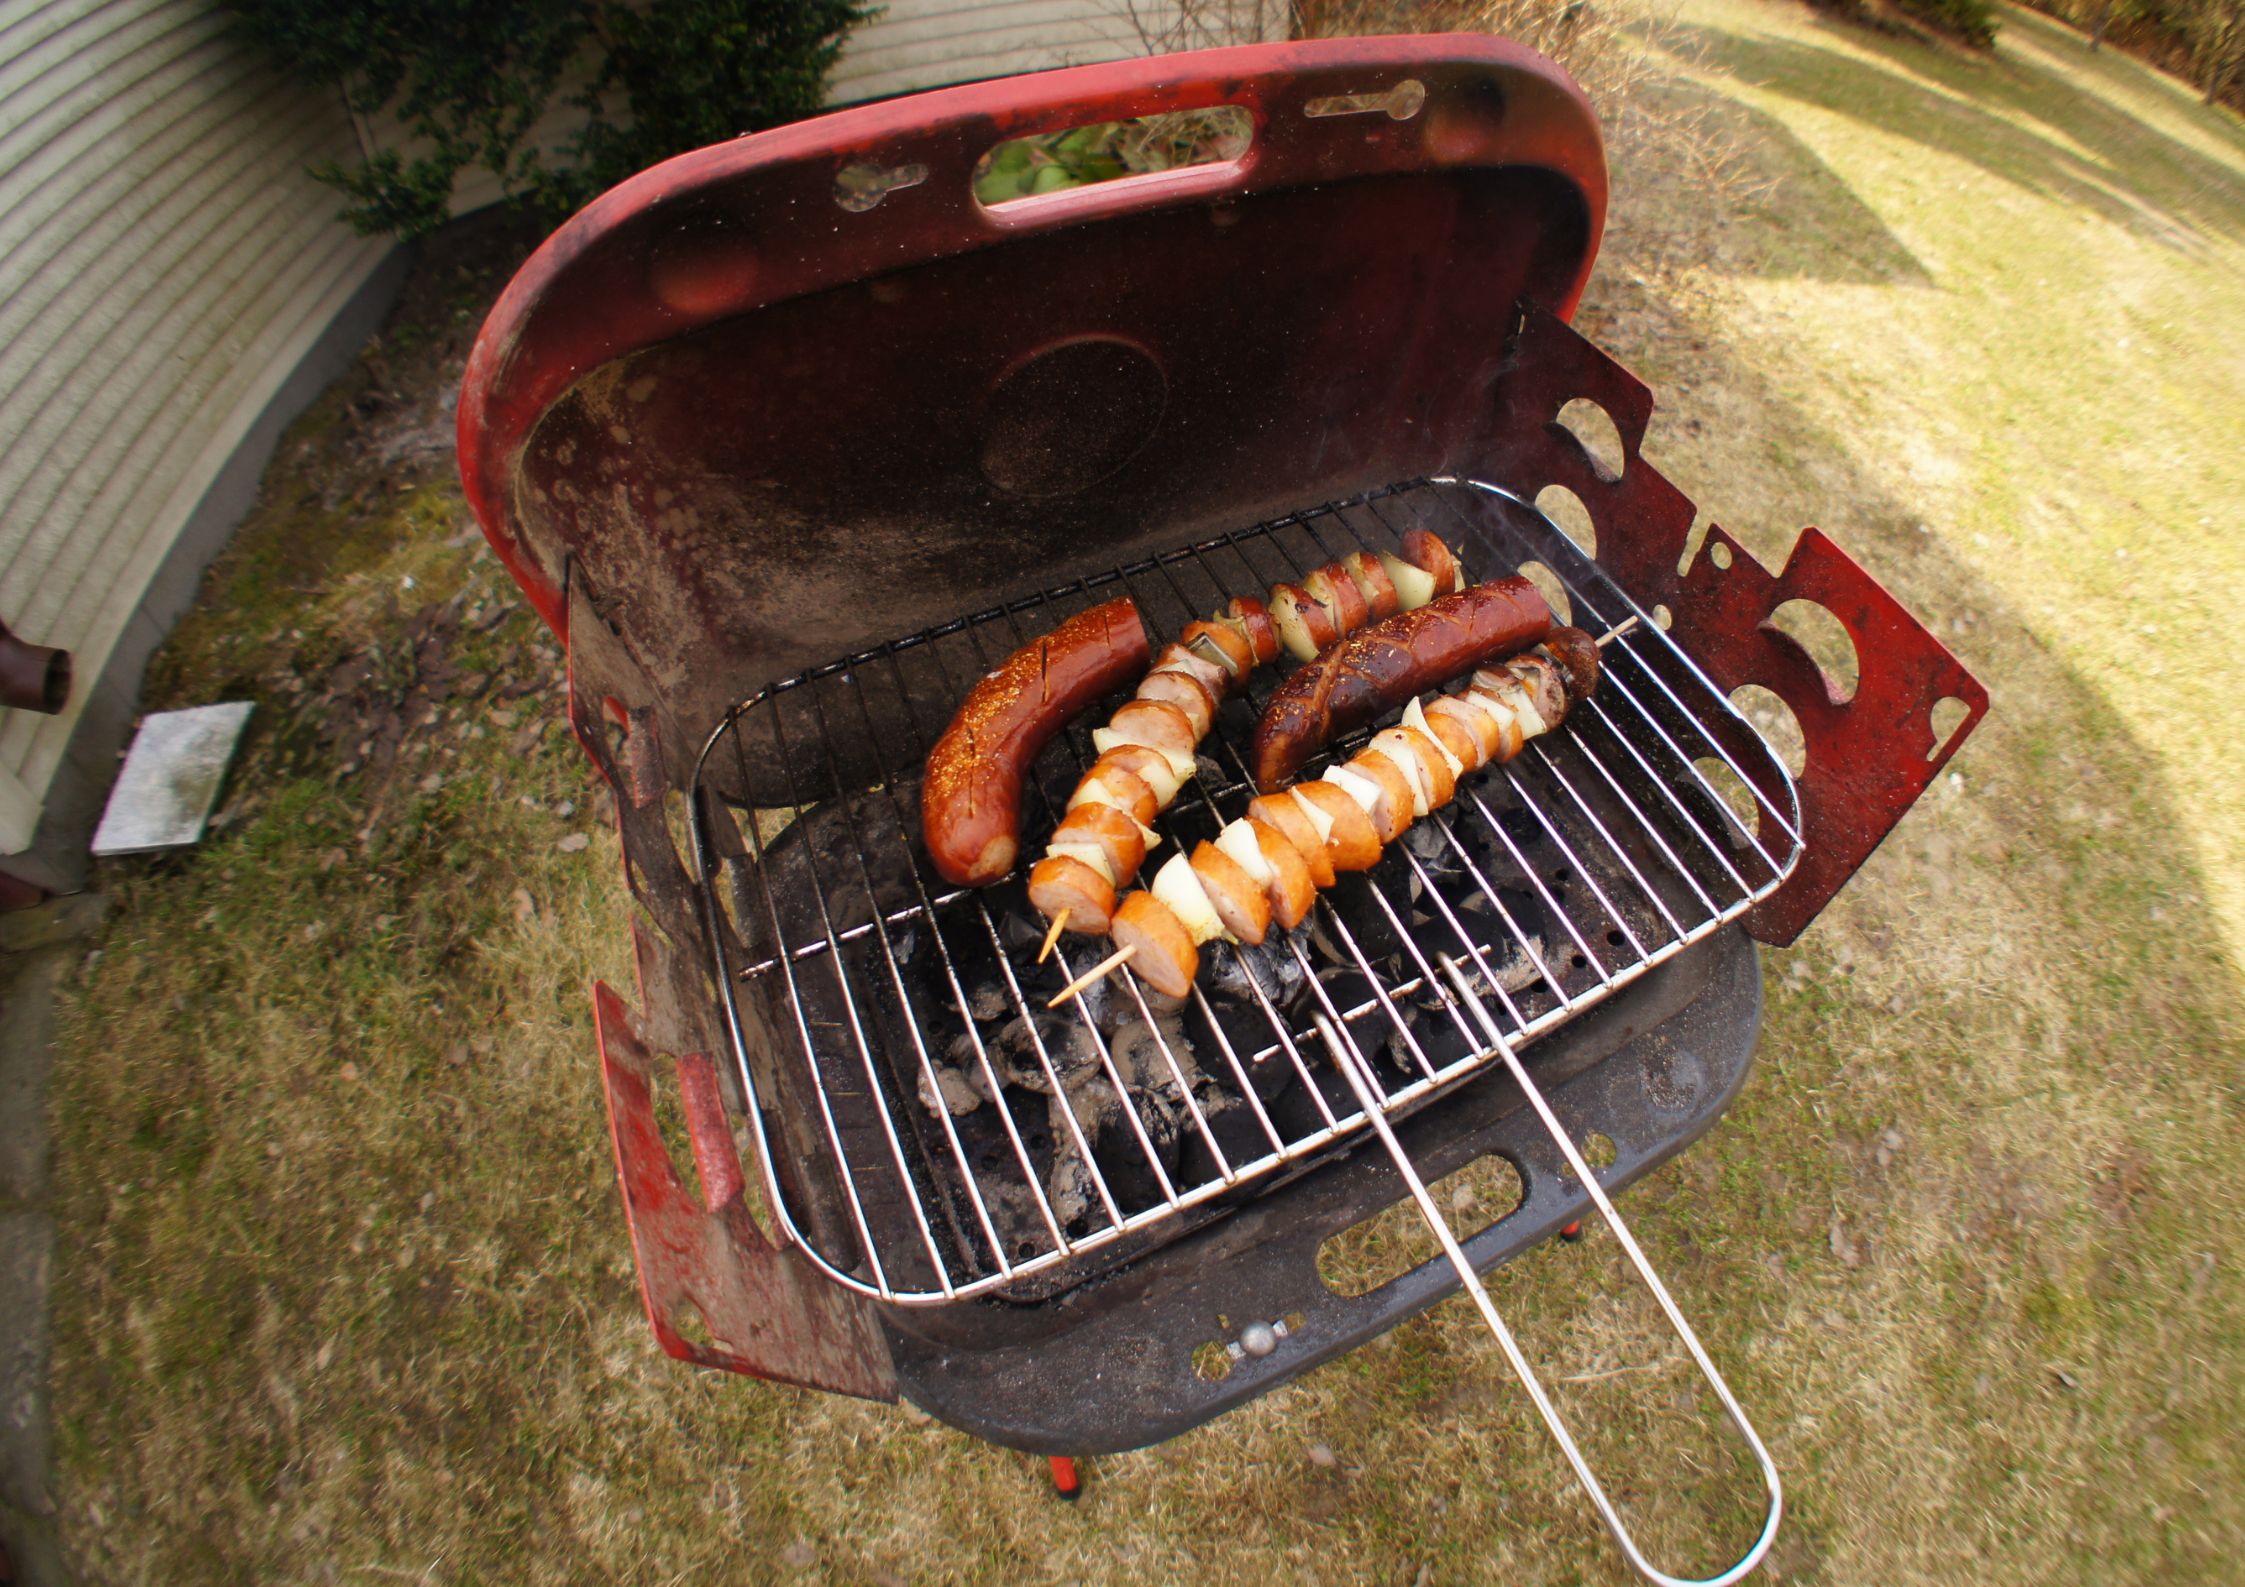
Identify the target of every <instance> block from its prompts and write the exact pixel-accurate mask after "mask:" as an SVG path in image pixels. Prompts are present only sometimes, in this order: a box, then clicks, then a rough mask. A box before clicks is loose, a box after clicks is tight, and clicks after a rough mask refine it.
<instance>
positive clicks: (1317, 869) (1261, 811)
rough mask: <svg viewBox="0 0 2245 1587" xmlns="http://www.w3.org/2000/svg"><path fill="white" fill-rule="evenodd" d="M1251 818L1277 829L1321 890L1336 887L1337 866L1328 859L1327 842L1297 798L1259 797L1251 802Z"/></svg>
mask: <svg viewBox="0 0 2245 1587" xmlns="http://www.w3.org/2000/svg"><path fill="white" fill-rule="evenodd" d="M1247 818H1248V819H1249V820H1250V821H1260V822H1262V823H1264V824H1265V825H1266V826H1269V827H1272V828H1274V829H1275V830H1276V831H1277V832H1278V833H1279V834H1280V836H1282V837H1284V838H1285V839H1286V842H1287V846H1288V847H1290V848H1292V849H1293V850H1294V852H1295V853H1297V854H1299V855H1300V856H1301V859H1302V863H1303V864H1304V865H1306V866H1308V867H1309V873H1310V881H1311V882H1312V883H1313V884H1315V885H1316V886H1319V887H1331V886H1332V885H1333V862H1332V860H1330V859H1329V858H1327V857H1326V853H1325V839H1324V837H1323V835H1322V834H1321V833H1320V832H1319V831H1318V829H1317V827H1316V826H1314V825H1313V824H1312V823H1311V821H1310V818H1309V816H1308V815H1307V814H1305V813H1304V812H1303V809H1302V807H1301V806H1300V805H1298V804H1296V803H1295V802H1294V796H1293V795H1292V794H1288V793H1277V794H1257V795H1256V796H1255V797H1254V798H1252V799H1250V800H1249V801H1248V802H1247Z"/></svg>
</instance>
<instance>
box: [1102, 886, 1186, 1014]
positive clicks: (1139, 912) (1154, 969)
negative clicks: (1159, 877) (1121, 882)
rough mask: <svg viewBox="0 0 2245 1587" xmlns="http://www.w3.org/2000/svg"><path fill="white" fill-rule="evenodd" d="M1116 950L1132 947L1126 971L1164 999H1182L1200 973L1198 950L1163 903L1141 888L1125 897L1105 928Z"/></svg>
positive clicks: (1180, 923)
mask: <svg viewBox="0 0 2245 1587" xmlns="http://www.w3.org/2000/svg"><path fill="white" fill-rule="evenodd" d="M1107 932H1108V935H1109V936H1111V937H1113V938H1114V941H1115V946H1116V947H1118V948H1132V949H1135V950H1136V951H1135V952H1134V953H1132V954H1131V956H1130V968H1131V971H1132V973H1133V974H1135V975H1136V976H1137V977H1138V978H1139V979H1140V980H1141V981H1144V982H1145V983H1146V984H1147V985H1148V986H1150V987H1152V988H1153V989H1154V990H1155V991H1157V992H1159V993H1161V994H1162V995H1163V996H1165V997H1184V996H1186V995H1187V994H1189V993H1190V992H1191V991H1192V989H1193V977H1194V976H1196V975H1198V974H1199V973H1200V949H1199V948H1197V947H1195V946H1194V945H1193V938H1192V934H1191V933H1190V932H1188V931H1186V929H1185V927H1184V925H1183V923H1182V922H1180V921H1179V920H1178V918H1177V916H1176V915H1175V914H1173V913H1172V912H1171V911H1170V908H1169V906H1168V905H1167V904H1165V903H1163V902H1162V901H1161V900H1160V899H1158V898H1156V897H1155V896H1154V895H1153V894H1152V893H1149V892H1147V891H1145V890H1144V889H1143V888H1141V889H1139V890H1138V891H1136V892H1132V893H1129V894H1126V895H1125V896H1124V898H1123V901H1122V903H1121V904H1120V905H1118V906H1117V907H1116V909H1115V918H1114V920H1113V921H1112V923H1110V924H1109V926H1108V928H1107Z"/></svg>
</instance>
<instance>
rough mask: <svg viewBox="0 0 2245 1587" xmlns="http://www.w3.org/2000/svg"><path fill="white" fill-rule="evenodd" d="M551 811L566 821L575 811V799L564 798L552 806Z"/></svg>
mask: <svg viewBox="0 0 2245 1587" xmlns="http://www.w3.org/2000/svg"><path fill="white" fill-rule="evenodd" d="M553 813H554V814H555V815H557V816H559V817H561V819H562V820H564V821H566V820H568V819H569V818H570V817H571V816H573V815H575V814H576V813H577V801H576V800H574V799H564V800H562V801H561V803H559V804H557V805H555V806H554V807H553Z"/></svg>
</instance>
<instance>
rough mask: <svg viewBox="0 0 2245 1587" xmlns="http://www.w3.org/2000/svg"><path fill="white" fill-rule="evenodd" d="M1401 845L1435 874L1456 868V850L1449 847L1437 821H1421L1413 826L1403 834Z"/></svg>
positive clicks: (1448, 841) (1448, 842)
mask: <svg viewBox="0 0 2245 1587" xmlns="http://www.w3.org/2000/svg"><path fill="white" fill-rule="evenodd" d="M1403 846H1404V847H1405V848H1407V849H1409V850H1410V851H1411V853H1412V854H1413V855H1415V856H1416V857H1417V858H1418V860H1419V863H1420V864H1422V865H1424V866H1425V867H1426V868H1427V870H1428V871H1429V872H1430V873H1431V874H1433V875H1435V876H1440V875H1442V874H1444V873H1445V872H1448V871H1454V870H1456V869H1457V868H1458V855H1457V851H1456V850H1455V849H1453V848H1451V847H1450V840H1449V839H1448V838H1447V837H1446V836H1444V833H1443V827H1442V823H1441V822H1439V821H1421V822H1419V823H1418V824H1417V825H1416V826H1413V827H1412V828H1411V829H1410V830H1409V831H1407V832H1405V833H1404V834H1403Z"/></svg>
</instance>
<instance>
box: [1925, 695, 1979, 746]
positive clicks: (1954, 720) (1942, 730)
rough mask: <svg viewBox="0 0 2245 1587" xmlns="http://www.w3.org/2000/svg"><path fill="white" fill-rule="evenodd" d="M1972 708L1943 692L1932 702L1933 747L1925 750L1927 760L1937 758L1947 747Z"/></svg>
mask: <svg viewBox="0 0 2245 1587" xmlns="http://www.w3.org/2000/svg"><path fill="white" fill-rule="evenodd" d="M1971 714H1972V708H1971V707H1970V706H1968V705H1966V704H1965V703H1964V702H1963V701H1962V700H1960V699H1958V698H1957V697H1956V696H1955V695H1953V694H1944V695H1943V696H1941V698H1940V699H1938V700H1936V701H1934V702H1933V747H1932V748H1931V749H1929V750H1927V751H1926V752H1925V758H1926V759H1927V760H1939V759H1940V758H1941V752H1942V751H1943V750H1944V749H1947V748H1948V747H1949V740H1950V739H1952V738H1955V737H1956V736H1957V729H1958V728H1960V727H1962V726H1964V719H1965V718H1966V717H1968V716H1970V715H1971Z"/></svg>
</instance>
